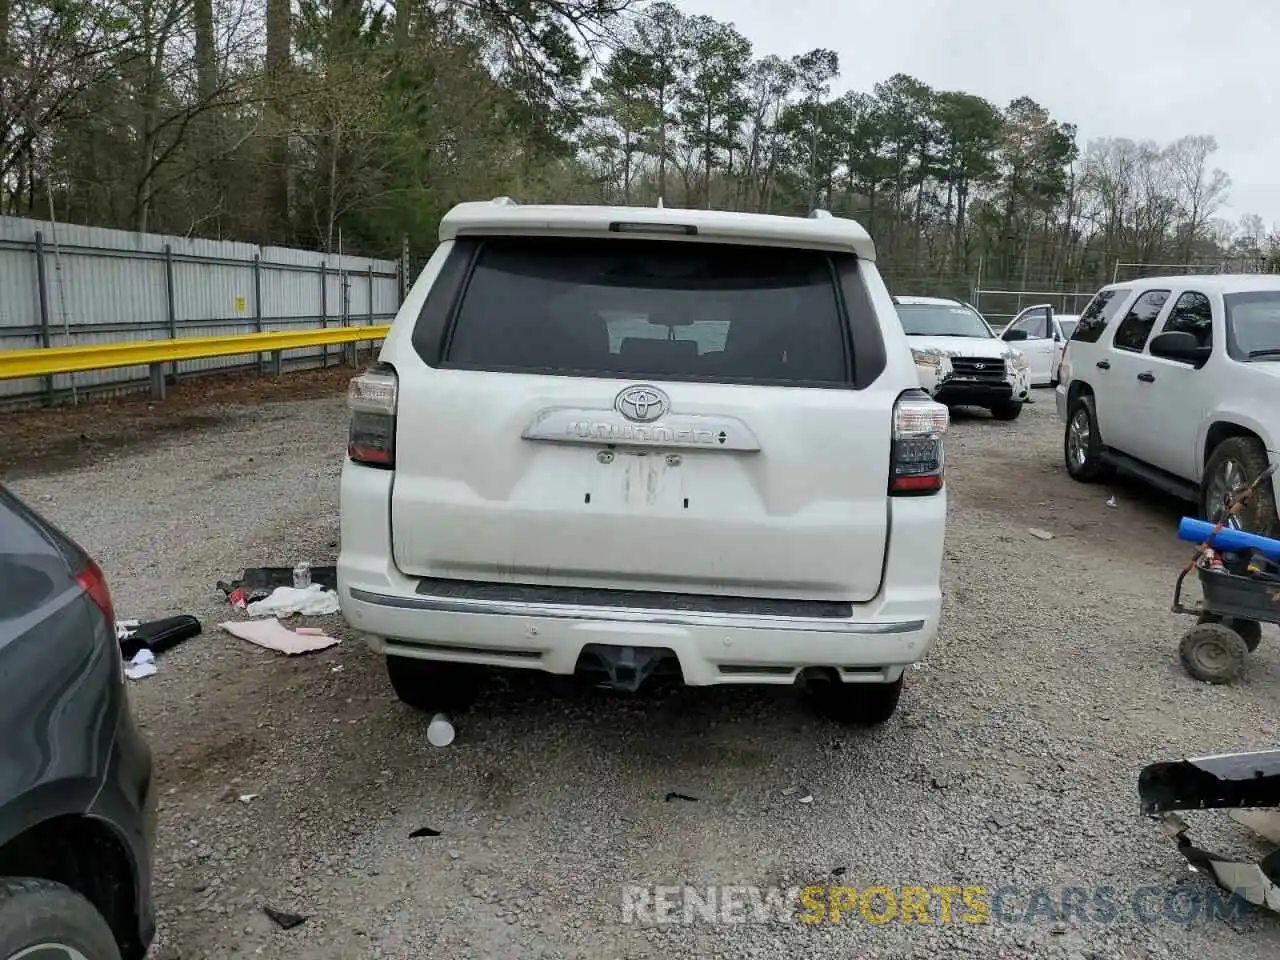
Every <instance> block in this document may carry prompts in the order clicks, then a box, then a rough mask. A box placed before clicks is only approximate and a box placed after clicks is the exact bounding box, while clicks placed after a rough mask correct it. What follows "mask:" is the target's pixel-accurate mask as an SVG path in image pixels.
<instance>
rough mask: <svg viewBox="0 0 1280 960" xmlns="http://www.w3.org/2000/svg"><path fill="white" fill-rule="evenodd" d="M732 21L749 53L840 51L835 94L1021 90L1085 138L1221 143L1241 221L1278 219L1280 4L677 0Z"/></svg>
mask: <svg viewBox="0 0 1280 960" xmlns="http://www.w3.org/2000/svg"><path fill="white" fill-rule="evenodd" d="M676 3H677V5H678V6H679V7H680V8H681V9H683V10H685V11H686V12H688V13H695V14H697V13H705V14H708V15H710V16H713V17H715V18H716V19H717V20H724V21H728V22H731V23H734V24H736V25H737V28H738V30H739V31H740V32H741V33H743V34H744V35H745V36H746V37H747V38H748V39H749V40H750V41H751V42H752V44H753V45H754V47H755V53H756V56H762V55H764V54H768V53H774V54H777V55H779V56H782V57H788V56H791V55H793V54H797V53H803V52H805V51H806V50H811V49H813V48H814V47H829V48H832V49H834V50H835V51H836V52H837V53H838V54H839V55H840V78H839V80H837V81H836V85H835V86H834V87H833V93H837V94H838V93H841V92H843V91H845V90H849V89H856V90H865V91H868V92H869V91H870V90H871V88H872V86H873V85H874V84H876V83H877V82H879V81H881V80H885V79H887V78H888V77H890V76H892V75H893V74H895V73H907V74H910V75H911V76H913V77H915V78H916V79H918V80H922V81H923V82H925V83H927V84H929V85H930V86H932V87H934V88H936V89H943V90H964V91H966V92H968V93H975V94H978V95H979V96H982V97H985V98H987V99H988V100H990V101H992V102H993V103H995V104H996V105H997V106H1000V107H1004V106H1005V105H1007V104H1008V102H1009V101H1010V100H1012V99H1014V98H1015V97H1019V96H1029V97H1031V98H1032V99H1033V100H1036V101H1037V102H1039V103H1040V104H1041V105H1043V106H1044V107H1045V108H1046V109H1048V111H1049V112H1050V113H1051V114H1052V115H1053V117H1054V118H1055V119H1057V120H1058V121H1060V122H1065V123H1074V124H1076V125H1077V127H1078V129H1079V142H1080V146H1081V149H1083V148H1084V145H1085V144H1086V143H1087V142H1088V141H1089V139H1091V138H1093V137H1129V138H1131V139H1134V140H1157V141H1160V142H1161V143H1167V142H1169V141H1171V140H1176V139H1177V138H1178V137H1180V136H1183V135H1184V134H1188V133H1207V134H1212V135H1213V136H1214V137H1215V138H1216V139H1217V141H1218V153H1217V154H1216V155H1215V158H1214V161H1215V166H1218V167H1220V168H1222V169H1223V170H1225V171H1226V172H1227V173H1228V174H1229V175H1230V176H1231V180H1232V187H1231V194H1230V200H1229V204H1230V205H1229V207H1227V208H1224V210H1223V211H1222V213H1221V214H1220V215H1225V216H1227V217H1230V218H1231V219H1238V218H1239V216H1240V214H1242V213H1257V214H1259V215H1260V216H1261V217H1262V218H1263V220H1265V221H1266V223H1267V225H1268V226H1270V225H1272V224H1280V97H1278V96H1277V95H1276V94H1277V93H1278V92H1280V64H1278V62H1277V59H1278V56H1280V3H1276V2H1274V0H1209V2H1205V0H1163V2H1160V0H1071V2H1067V3H1057V2H1053V0H1022V2H1017V0H676Z"/></svg>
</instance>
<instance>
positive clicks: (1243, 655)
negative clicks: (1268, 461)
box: [1173, 465, 1280, 683]
mask: <svg viewBox="0 0 1280 960" xmlns="http://www.w3.org/2000/svg"><path fill="white" fill-rule="evenodd" d="M1275 472H1276V467H1275V466H1274V465H1272V466H1271V467H1269V468H1268V469H1267V470H1266V471H1264V472H1263V473H1262V475H1261V476H1259V477H1258V478H1257V479H1255V480H1254V481H1253V482H1252V483H1250V484H1248V485H1247V486H1245V487H1243V488H1241V489H1239V490H1237V491H1233V492H1232V494H1231V498H1230V503H1229V505H1228V507H1227V510H1226V512H1225V514H1224V516H1223V517H1222V519H1220V520H1219V521H1218V522H1217V523H1216V524H1209V523H1206V522H1204V521H1201V520H1193V519H1191V518H1190V517H1184V518H1183V520H1182V522H1181V523H1180V524H1179V525H1178V537H1179V539H1181V540H1186V541H1190V542H1193V543H1199V547H1197V548H1196V556H1195V558H1194V559H1193V560H1192V561H1191V563H1190V564H1188V565H1187V567H1186V568H1185V569H1184V570H1183V571H1182V572H1181V573H1180V574H1178V579H1177V582H1176V583H1175V584H1174V588H1173V612H1174V613H1181V614H1189V615H1192V616H1194V617H1196V625H1195V626H1194V627H1192V628H1191V629H1190V630H1188V631H1187V632H1186V633H1185V634H1183V637H1182V641H1181V642H1180V643H1179V644H1178V655H1179V656H1180V657H1181V658H1182V664H1183V666H1184V667H1186V670H1187V672H1188V673H1189V674H1191V676H1193V677H1195V678H1196V679H1197V680H1203V681H1206V682H1208V683H1231V682H1232V681H1233V680H1236V679H1237V678H1239V676H1240V675H1241V674H1242V673H1243V672H1244V668H1245V661H1246V660H1247V659H1248V656H1249V654H1250V653H1252V652H1253V651H1254V650H1256V649H1257V648H1258V644H1259V643H1261V642H1262V624H1264V623H1274V624H1280V540H1273V539H1271V538H1270V537H1262V536H1258V535H1256V534H1251V533H1247V532H1245V531H1242V530H1238V529H1235V528H1234V527H1233V526H1231V522H1232V519H1233V518H1234V517H1235V516H1236V514H1238V513H1239V511H1240V508H1241V507H1243V506H1244V504H1245V502H1246V501H1247V500H1248V499H1249V497H1250V496H1252V495H1253V493H1254V491H1255V490H1256V489H1257V488H1258V487H1259V485H1260V484H1261V483H1262V482H1263V481H1264V480H1266V479H1267V478H1269V477H1270V476H1271V475H1272V474H1273V473H1275ZM1223 554H1225V555H1226V556H1227V557H1228V558H1229V559H1230V562H1224V560H1223ZM1192 570H1195V571H1196V572H1197V573H1198V575H1199V578H1200V589H1201V592H1202V594H1203V596H1204V600H1203V602H1202V603H1201V604H1200V605H1199V606H1187V605H1185V604H1184V603H1183V602H1182V588H1183V584H1184V583H1185V582H1186V579H1187V575H1188V574H1189V573H1191V571H1192Z"/></svg>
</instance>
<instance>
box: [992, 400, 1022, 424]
mask: <svg viewBox="0 0 1280 960" xmlns="http://www.w3.org/2000/svg"><path fill="white" fill-rule="evenodd" d="M990 410H991V416H993V417H995V418H996V419H997V420H1017V419H1018V417H1019V416H1020V415H1021V414H1022V401H1021V400H1006V401H1004V402H1003V403H994V404H992V405H991V407H990Z"/></svg>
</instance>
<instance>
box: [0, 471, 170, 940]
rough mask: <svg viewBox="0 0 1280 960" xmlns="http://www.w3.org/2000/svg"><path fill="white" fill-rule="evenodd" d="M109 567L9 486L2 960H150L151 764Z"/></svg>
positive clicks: (1, 607) (4, 582) (3, 617)
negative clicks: (132, 702) (135, 708)
mask: <svg viewBox="0 0 1280 960" xmlns="http://www.w3.org/2000/svg"><path fill="white" fill-rule="evenodd" d="M124 684H125V678H124V665H123V663H122V659H121V653H120V644H119V641H118V640H117V639H116V632H115V616H114V614H113V612H112V609H111V596H110V594H109V592H108V590H107V584H106V580H105V579H104V578H103V576H102V571H101V570H100V569H99V568H98V565H97V564H96V563H94V561H93V560H92V559H91V558H90V557H89V556H88V555H87V554H86V553H85V552H84V551H83V550H82V549H81V548H80V547H78V546H77V545H76V544H75V543H74V542H73V541H71V540H70V539H69V538H68V537H66V536H65V535H64V534H63V533H62V532H61V531H59V530H58V529H57V528H55V527H54V526H53V525H52V524H50V523H49V522H47V521H46V520H43V519H42V518H41V517H39V516H38V515H37V514H36V513H35V512H34V511H33V510H31V509H30V508H28V507H27V506H26V505H25V504H23V503H22V502H21V501H20V500H18V499H17V497H15V496H14V495H13V494H11V493H10V492H9V491H8V490H6V489H5V488H4V487H3V486H0V960H16V958H22V960H117V958H125V960H141V957H142V956H143V955H144V954H145V953H146V950H147V947H148V946H150V943H151V938H152V934H153V932H154V929H155V920H154V914H153V911H152V905H151V855H152V844H153V840H154V836H155V797H154V792H153V788H152V777H151V752H150V750H149V748H148V747H147V744H146V742H145V741H144V740H143V738H142V736H141V734H140V732H139V730H138V728H137V725H136V724H135V723H134V720H133V716H132V714H131V713H130V711H129V702H128V699H127V696H126V692H125V686H124Z"/></svg>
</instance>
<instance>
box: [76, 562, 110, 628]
mask: <svg viewBox="0 0 1280 960" xmlns="http://www.w3.org/2000/svg"><path fill="white" fill-rule="evenodd" d="M76 582H77V583H79V584H80V586H81V587H83V588H84V592H85V593H87V594H88V595H89V599H90V600H92V601H93V605H94V606H95V607H97V608H98V609H99V610H101V611H102V615H103V616H104V617H106V618H107V623H108V624H109V625H110V627H111V629H112V631H114V630H115V628H116V613H115V610H114V609H113V608H112V606H111V591H110V590H108V589H107V578H106V577H105V576H104V575H103V573H102V568H101V567H100V566H98V565H97V564H96V563H94V562H93V561H92V560H90V561H89V562H88V563H87V564H86V565H85V568H84V569H83V570H81V571H80V572H79V573H77V574H76Z"/></svg>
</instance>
